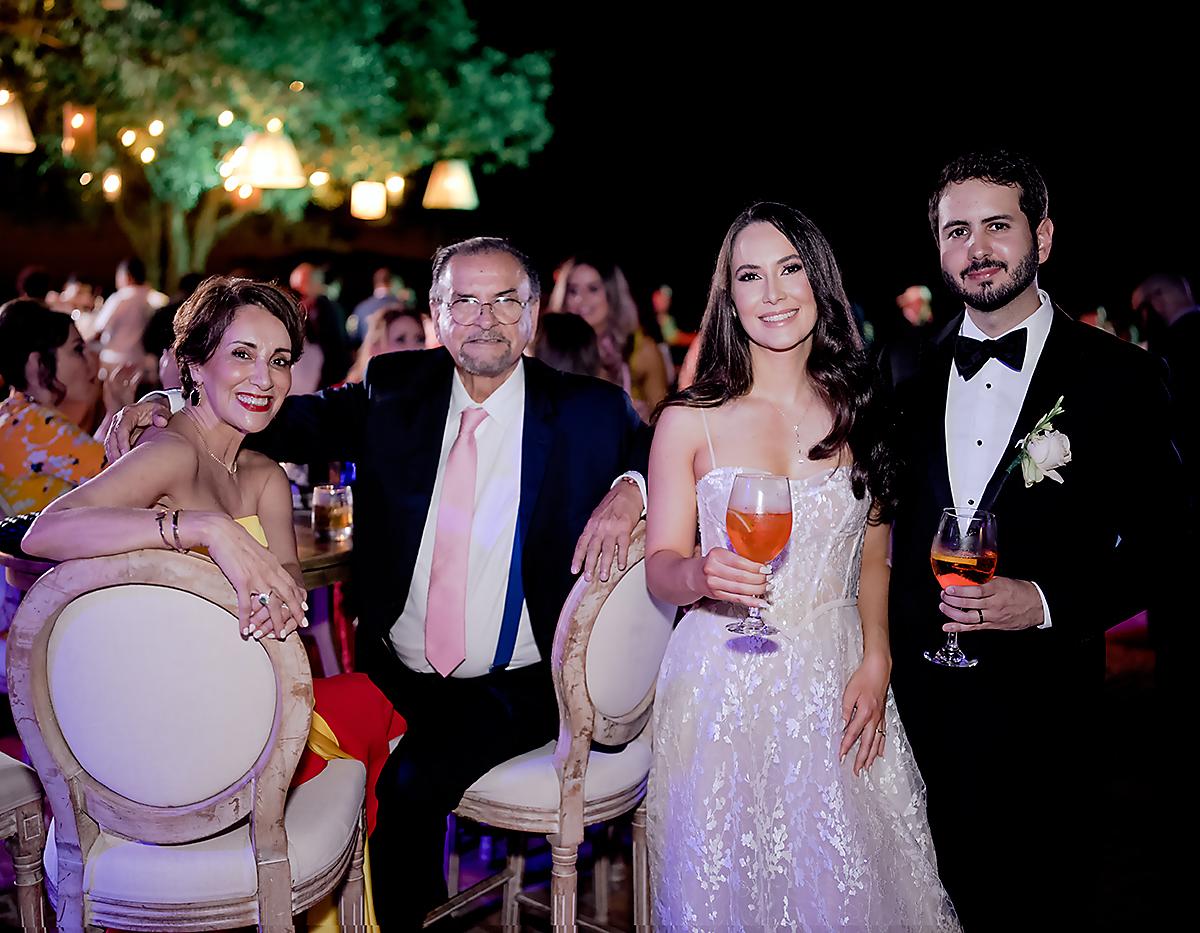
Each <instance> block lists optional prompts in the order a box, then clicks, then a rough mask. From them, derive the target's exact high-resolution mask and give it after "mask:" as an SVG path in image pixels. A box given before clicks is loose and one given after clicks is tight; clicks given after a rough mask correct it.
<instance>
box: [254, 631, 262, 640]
mask: <svg viewBox="0 0 1200 933" xmlns="http://www.w3.org/2000/svg"><path fill="white" fill-rule="evenodd" d="M254 637H255V638H262V637H263V633H262V629H255V630H254Z"/></svg>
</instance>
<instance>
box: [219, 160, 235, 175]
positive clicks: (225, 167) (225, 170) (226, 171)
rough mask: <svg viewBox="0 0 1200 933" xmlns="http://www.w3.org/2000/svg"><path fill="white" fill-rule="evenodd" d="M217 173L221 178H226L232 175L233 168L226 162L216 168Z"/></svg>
mask: <svg viewBox="0 0 1200 933" xmlns="http://www.w3.org/2000/svg"><path fill="white" fill-rule="evenodd" d="M217 171H218V172H219V173H220V175H221V177H222V178H228V177H229V176H230V175H232V174H233V166H232V165H230V164H229V163H228V162H222V163H221V164H220V165H218V166H217Z"/></svg>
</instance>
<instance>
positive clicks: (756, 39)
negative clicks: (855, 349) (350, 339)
mask: <svg viewBox="0 0 1200 933" xmlns="http://www.w3.org/2000/svg"><path fill="white" fill-rule="evenodd" d="M743 7H745V9H744V10H743ZM468 8H469V9H470V10H471V12H472V14H473V15H474V16H475V18H476V19H477V21H478V23H479V34H480V39H481V41H482V42H483V43H485V44H488V45H493V46H496V47H499V48H502V49H504V50H505V51H509V52H521V51H526V50H552V52H553V82H554V87H555V91H554V95H553V97H552V98H551V101H550V106H549V113H550V118H551V122H552V123H553V125H554V127H555V132H554V137H553V139H552V140H551V142H550V144H549V145H548V147H547V148H546V149H545V150H544V151H543V152H541V153H539V154H537V155H535V156H534V157H533V159H532V161H531V164H530V166H529V167H528V168H527V169H522V170H517V169H511V168H508V169H502V170H500V171H499V172H497V173H495V174H491V175H488V174H484V173H481V172H476V183H477V186H478V188H479V193H480V198H481V202H482V204H481V208H480V210H479V211H477V212H474V213H470V214H464V215H458V214H445V213H442V212H438V214H439V216H436V217H435V216H433V214H432V212H424V211H422V210H421V209H420V208H419V207H416V206H415V202H416V201H417V198H416V197H415V196H414V197H412V198H411V199H410V200H411V202H413V203H411V204H410V205H409V206H407V207H405V208H404V209H402V210H401V211H400V212H398V215H397V216H396V217H395V218H394V219H393V220H392V221H391V225H390V226H389V227H388V228H387V229H386V230H377V231H374V232H373V233H372V236H371V238H370V247H371V248H374V249H377V250H379V252H380V253H381V254H387V253H389V252H391V253H394V254H403V253H405V252H407V254H408V255H409V259H410V261H409V262H407V263H401V268H402V270H403V271H405V274H406V276H407V277H408V278H409V281H410V284H412V285H414V286H416V287H417V288H423V287H425V285H426V284H427V281H428V280H427V278H426V279H425V280H424V281H422V280H421V277H422V275H423V274H424V270H425V269H427V264H426V263H425V257H426V256H427V255H428V253H427V247H428V245H429V244H431V243H432V242H434V241H435V240H440V241H446V240H450V239H453V238H457V237H458V236H467V235H472V234H475V233H499V234H503V235H509V236H512V237H513V238H514V239H515V240H516V241H517V242H518V243H519V244H520V245H522V246H523V247H524V248H525V249H526V250H527V251H528V252H529V253H530V254H531V255H532V256H533V257H534V259H535V260H536V261H537V263H538V265H539V267H540V268H542V270H543V271H544V272H545V273H549V271H550V270H551V269H552V268H553V267H554V265H555V264H556V263H557V262H558V261H560V260H561V259H563V258H565V257H567V256H569V255H571V254H572V253H573V252H577V251H580V250H583V249H592V248H602V249H603V250H605V251H606V252H607V253H609V254H610V255H612V256H613V258H615V259H616V260H617V261H618V262H620V263H621V264H622V265H623V266H624V267H625V269H626V272H627V273H628V274H629V276H630V278H631V281H632V283H633V285H634V287H635V294H636V295H638V297H640V298H643V299H644V297H645V295H646V294H647V293H648V291H649V290H650V289H651V288H653V287H654V286H656V285H658V284H659V283H661V282H667V283H670V284H671V285H672V286H673V287H674V288H675V291H676V295H677V304H676V311H677V316H679V317H680V319H681V323H688V322H689V321H688V319H689V318H693V317H694V316H695V315H696V314H697V313H698V312H699V310H700V308H701V307H702V304H703V300H704V295H705V291H706V288H707V283H708V279H709V276H710V275H711V270H712V262H713V259H714V257H715V254H716V250H717V248H718V246H719V243H720V239H721V236H722V235H723V233H724V231H725V229H726V227H727V226H728V224H729V222H730V221H731V220H732V219H733V218H734V216H735V215H736V214H737V212H738V211H739V210H740V209H741V208H743V207H745V206H746V205H747V204H748V203H750V202H751V201H753V200H758V199H772V200H780V201H784V202H787V203H789V204H792V205H794V206H796V207H798V208H800V209H801V210H803V211H805V212H806V213H808V214H809V215H810V216H811V217H812V218H813V220H815V221H816V223H817V224H818V225H819V226H820V227H821V228H822V230H823V231H824V232H825V233H826V235H827V236H828V238H829V240H830V242H831V243H832V245H833V248H834V252H835V254H836V255H837V257H838V259H839V261H840V262H841V264H842V268H843V271H844V273H845V278H846V282H847V289H848V291H849V293H850V295H851V297H852V298H853V299H855V300H856V301H857V302H859V303H860V304H862V305H863V306H865V307H866V308H867V310H868V312H869V313H873V314H874V315H876V316H878V315H880V314H890V313H893V311H892V309H893V308H894V305H893V299H894V296H895V295H897V294H898V293H899V292H900V291H901V290H903V289H904V288H905V287H906V286H908V285H910V284H914V283H918V282H920V283H925V284H928V285H930V286H933V287H935V294H937V298H935V310H936V311H938V312H939V315H940V316H945V315H947V314H949V313H952V312H953V311H954V310H957V309H952V308H951V305H950V303H949V299H948V298H947V297H946V296H945V295H944V293H937V291H936V290H937V288H939V287H940V286H939V281H938V280H939V276H938V269H937V262H936V253H935V250H934V246H933V243H932V241H931V238H930V235H929V232H928V229H927V225H926V220H925V198H926V191H927V188H928V186H929V185H930V184H931V182H932V180H933V178H934V177H935V176H936V173H937V171H938V169H939V168H940V166H941V164H942V163H943V162H944V161H946V160H947V159H948V158H950V157H952V156H953V155H956V154H958V153H959V152H962V151H964V150H966V149H969V148H974V147H980V146H987V147H992V146H1000V145H1003V146H1007V147H1014V148H1020V149H1023V150H1025V151H1027V152H1028V153H1030V154H1031V155H1032V156H1033V157H1034V159H1035V160H1036V161H1037V162H1038V163H1039V164H1040V166H1041V167H1042V170H1043V173H1044V175H1045V176H1046V179H1047V182H1048V184H1049V187H1050V205H1051V216H1052V217H1053V218H1054V220H1055V224H1056V234H1055V240H1054V249H1053V255H1052V256H1051V258H1050V261H1049V263H1048V264H1047V266H1046V267H1045V268H1044V270H1043V273H1042V276H1041V282H1042V284H1043V286H1044V287H1046V288H1047V289H1049V290H1050V292H1051V293H1052V295H1053V296H1054V298H1055V299H1056V301H1057V302H1058V303H1059V304H1060V305H1062V306H1063V307H1065V308H1066V309H1067V310H1069V311H1071V312H1072V313H1074V314H1079V313H1081V312H1083V311H1085V310H1089V309H1091V308H1094V307H1095V306H1096V305H1097V304H1105V305H1107V306H1108V307H1109V308H1120V309H1124V308H1125V307H1126V306H1127V303H1128V298H1129V293H1130V291H1131V288H1132V286H1133V285H1134V284H1135V283H1136V282H1137V281H1138V279H1139V278H1140V277H1142V276H1143V275H1144V274H1147V273H1148V272H1150V271H1154V270H1156V269H1160V268H1161V269H1169V270H1178V271H1182V272H1184V273H1186V274H1189V275H1191V276H1192V277H1193V279H1196V278H1197V277H1200V232H1198V225H1197V217H1198V216H1200V174H1198V172H1197V158H1196V149H1195V147H1194V145H1193V144H1192V136H1193V135H1194V128H1195V123H1196V120H1195V112H1196V108H1195V90H1196V84H1197V82H1196V81H1195V79H1194V76H1193V74H1192V73H1191V69H1192V66H1191V62H1192V61H1193V59H1194V50H1192V49H1168V48H1164V47H1163V42H1162V36H1163V35H1164V33H1163V32H1161V31H1159V32H1157V33H1154V32H1153V30H1150V29H1148V28H1140V27H1134V26H1131V25H1130V21H1129V20H1128V19H1127V20H1125V21H1122V22H1120V23H1117V24H1115V25H1114V27H1113V28H1112V32H1113V35H1110V36H1103V35H1100V34H1098V33H1097V32H1096V28H1097V27H1096V25H1095V23H1090V24H1088V30H1089V31H1084V30H1082V28H1081V27H1079V26H1077V25H1076V24H1070V25H1069V26H1068V28H1066V29H1064V30H1063V34H1062V35H1059V36H1051V35H1049V34H1047V33H1045V32H1044V31H1043V29H1044V27H1043V26H1042V25H1040V24H1038V25H1036V28H1034V26H1032V25H1031V24H1027V23H1014V22H1011V21H1007V20H1006V16H1007V14H1006V13H1005V11H1003V10H986V11H983V12H984V13H987V14H988V15H989V17H990V18H991V20H992V21H991V22H989V23H986V24H984V25H971V24H967V23H965V22H960V21H958V19H956V20H955V21H953V22H946V23H942V24H935V26H933V27H930V28H928V29H924V30H923V29H922V28H921V27H920V26H919V25H914V24H912V23H907V24H906V25H905V26H904V28H903V29H901V28H899V27H896V24H894V23H888V22H883V21H880V20H878V19H876V18H874V17H877V16H878V14H868V13H866V12H865V10H864V12H862V14H861V17H860V18H862V19H863V20H864V22H867V21H868V20H869V23H870V26H871V30H870V33H869V35H868V34H866V33H865V32H864V31H863V29H862V28H861V26H860V28H859V29H858V30H851V29H849V28H848V27H845V26H843V27H840V28H837V29H835V28H834V27H832V26H827V25H823V26H817V25H815V24H814V23H813V22H811V21H810V20H809V19H808V14H809V12H810V10H811V9H812V7H811V5H809V6H801V5H793V6H792V7H790V8H788V9H790V10H791V11H792V12H791V13H790V15H789V16H787V17H782V18H781V17H779V16H776V15H768V14H766V13H763V12H759V11H758V10H757V9H756V8H754V7H753V5H750V4H742V5H738V6H733V5H727V6H725V7H723V8H713V10H712V11H711V12H709V13H703V12H702V11H701V7H700V5H698V4H696V5H691V6H688V7H677V8H673V9H671V10H670V11H663V10H661V9H660V8H659V7H658V6H656V5H654V4H650V3H643V4H640V5H635V4H615V5H614V4H610V5H605V6H603V7H601V6H598V5H597V6H590V5H585V4H581V5H563V4H560V5H556V6H541V5H538V4H528V3H527V4H516V3H504V4H501V3H496V2H492V0H470V2H468ZM850 12H851V14H852V15H857V14H856V13H855V10H851V11H850ZM954 15H955V16H956V17H959V16H961V11H960V12H957V13H955V14H954ZM1008 19H1011V17H1008ZM700 23H703V24H705V25H704V26H703V27H701V26H700V25H698V24H700ZM701 29H702V30H703V32H704V33H707V35H704V34H702V33H701V31H700V30H701ZM1021 29H1025V30H1027V31H1028V32H1029V35H1019V30H1021ZM1176 31H1177V32H1180V29H1179V27H1176ZM1118 33H1119V34H1118ZM1166 34H1170V30H1168V32H1167V33H1166ZM1180 34H1181V35H1183V36H1185V37H1187V36H1192V35H1194V34H1195V30H1194V29H1193V28H1191V26H1188V27H1187V28H1186V29H1184V30H1182V31H1181V32H1180ZM1031 36H1032V38H1031ZM1153 36H1157V38H1156V39H1155V41H1154V42H1151V41H1150V39H1151V37H1153ZM1156 43H1157V45H1156ZM1014 50H1017V51H1014ZM418 183H422V180H421V179H416V180H414V186H413V187H414V192H413V193H414V195H415V193H416V191H417V190H420V189H419V188H417V184H418ZM5 207H7V210H8V217H9V220H8V221H7V222H2V223H0V238H4V239H8V238H10V237H11V234H12V231H13V227H12V225H11V224H12V220H13V217H14V208H15V210H16V219H17V222H18V224H19V223H20V220H21V219H22V218H27V217H29V216H31V214H30V210H31V209H30V206H29V205H21V206H15V205H14V204H12V203H9V204H8V205H0V212H3V210H4V208H5ZM33 211H34V213H35V214H36V208H34V209H33ZM314 213H317V214H319V213H320V212H319V211H316V210H315V209H314ZM329 222H330V223H332V224H333V226H334V228H335V230H338V231H339V232H340V233H345V232H347V231H351V232H353V231H355V230H360V229H361V225H359V224H357V222H350V221H349V219H348V218H337V217H331V218H329ZM413 224H420V225H422V226H425V227H429V226H431V225H432V228H433V229H432V233H431V234H430V233H427V234H422V235H421V236H412V235H411V233H409V234H408V235H407V239H406V233H405V231H406V225H407V226H411V225H413ZM77 235H78V236H79V244H80V246H79V249H80V250H85V251H86V250H87V249H88V247H89V246H90V245H91V244H92V243H94V242H95V235H94V234H91V233H90V232H89V231H84V233H83V234H82V235H79V234H77ZM89 237H90V239H89ZM243 237H244V234H243ZM17 242H19V241H16V240H15V239H14V240H13V245H15V244H16V243H17ZM414 244H415V245H414ZM18 248H19V247H18ZM112 248H113V249H115V248H116V247H112ZM356 248H358V249H360V250H362V249H364V248H365V247H364V245H363V243H362V241H361V240H360V241H358V242H357V243H356ZM280 249H284V250H286V249H287V247H286V246H284V247H280ZM0 252H2V253H7V258H6V257H5V256H4V255H0V265H3V267H4V268H5V269H7V267H8V266H9V265H12V266H16V267H19V265H20V263H21V262H27V261H35V260H37V259H38V257H36V256H24V257H21V259H20V261H18V259H17V257H16V256H15V255H14V252H13V251H12V247H11V246H10V244H5V248H4V249H3V250H2V251H0ZM237 258H238V257H237V256H232V257H231V256H230V255H229V254H228V253H226V254H219V255H217V256H215V257H214V259H215V260H216V261H215V262H214V268H213V269H212V270H211V271H226V270H225V269H224V268H220V267H219V266H225V265H228V264H230V263H232V262H234V261H235V260H236V259H237ZM293 258H294V256H288V257H287V258H286V259H284V258H280V259H279V260H276V262H277V263H278V264H279V265H280V267H281V268H283V269H285V268H286V266H285V263H290V261H291V260H292V259H293ZM377 258H378V256H377V255H374V254H373V255H370V256H368V255H367V254H366V253H359V254H351V255H350V256H348V257H346V258H345V259H344V260H343V262H342V264H343V267H344V268H346V270H347V271H348V272H352V273H353V275H352V276H348V278H347V282H346V292H345V295H346V297H347V298H351V299H352V298H353V297H355V292H356V291H358V290H360V289H361V288H365V287H366V283H365V278H366V276H367V275H368V274H369V271H370V270H369V265H371V264H373V263H374V262H375V261H376V259H377ZM109 263H110V260H109V259H108V258H106V259H105V261H104V267H103V268H104V273H103V274H104V277H107V275H108V272H107V270H108V269H110V268H111V265H110V264H109ZM354 263H358V264H359V265H363V266H364V267H368V268H365V269H364V270H358V269H356V268H353V264H354ZM273 271H274V270H273ZM91 274H93V275H96V276H97V277H99V273H97V272H96V271H92V273H91ZM274 274H278V272H277V271H275V272H274ZM351 278H354V280H355V281H351V280H350V279H351ZM359 278H361V279H363V281H362V283H361V284H358V283H357V279H359ZM1198 284H1200V283H1198Z"/></svg>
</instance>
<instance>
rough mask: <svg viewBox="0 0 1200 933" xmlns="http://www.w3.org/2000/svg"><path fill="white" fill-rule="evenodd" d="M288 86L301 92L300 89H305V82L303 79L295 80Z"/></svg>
mask: <svg viewBox="0 0 1200 933" xmlns="http://www.w3.org/2000/svg"><path fill="white" fill-rule="evenodd" d="M288 87H289V88H291V89H292V90H293V91H295V92H297V93H299V92H300V91H303V90H304V82H303V81H293V82H292V83H291V84H289V85H288Z"/></svg>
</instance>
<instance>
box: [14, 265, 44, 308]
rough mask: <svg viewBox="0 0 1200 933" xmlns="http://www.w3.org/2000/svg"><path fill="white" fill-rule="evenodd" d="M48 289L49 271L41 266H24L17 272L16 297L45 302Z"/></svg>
mask: <svg viewBox="0 0 1200 933" xmlns="http://www.w3.org/2000/svg"><path fill="white" fill-rule="evenodd" d="M49 291H50V273H49V272H47V271H46V270H45V269H43V268H42V267H41V266H26V267H25V268H24V269H22V270H21V271H20V272H19V273H17V297H19V298H32V299H33V300H34V301H40V302H42V303H43V304H45V303H46V295H47V293H48V292H49Z"/></svg>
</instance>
